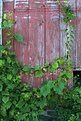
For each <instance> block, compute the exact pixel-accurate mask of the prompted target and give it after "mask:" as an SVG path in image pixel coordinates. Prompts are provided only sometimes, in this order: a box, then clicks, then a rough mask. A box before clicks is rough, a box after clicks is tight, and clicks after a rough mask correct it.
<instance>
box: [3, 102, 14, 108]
mask: <svg viewBox="0 0 81 121" xmlns="http://www.w3.org/2000/svg"><path fill="white" fill-rule="evenodd" d="M11 105H12V103H11V102H10V101H7V102H6V104H5V108H6V109H9V108H10V107H11Z"/></svg>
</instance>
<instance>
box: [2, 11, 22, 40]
mask: <svg viewBox="0 0 81 121" xmlns="http://www.w3.org/2000/svg"><path fill="white" fill-rule="evenodd" d="M11 16H12V14H11V13H10V14H8V15H7V14H4V16H3V23H2V29H7V33H6V34H7V37H8V40H9V41H13V40H14V39H15V40H16V41H18V42H23V36H22V35H21V34H19V33H15V34H13V30H12V27H13V19H12V17H11ZM8 40H7V41H8Z"/></svg>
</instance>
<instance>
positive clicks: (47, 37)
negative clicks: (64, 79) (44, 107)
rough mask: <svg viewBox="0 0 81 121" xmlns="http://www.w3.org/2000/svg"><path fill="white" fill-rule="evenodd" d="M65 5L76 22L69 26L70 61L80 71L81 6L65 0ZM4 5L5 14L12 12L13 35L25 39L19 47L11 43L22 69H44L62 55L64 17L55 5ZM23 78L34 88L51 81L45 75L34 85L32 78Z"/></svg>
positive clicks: (28, 1)
mask: <svg viewBox="0 0 81 121" xmlns="http://www.w3.org/2000/svg"><path fill="white" fill-rule="evenodd" d="M68 2H69V4H70V5H71V6H72V8H73V10H74V12H75V14H76V16H77V19H75V20H74V21H72V22H71V24H72V25H75V30H74V33H75V35H74V46H73V48H72V61H73V64H74V67H75V68H80V67H81V30H80V29H81V21H80V18H81V2H80V0H68ZM3 5H4V7H3V8H4V12H10V11H11V12H12V18H13V20H14V32H18V33H21V34H22V35H23V37H24V41H23V43H22V44H21V43H17V42H16V41H14V43H13V50H14V51H15V52H16V55H17V58H18V59H19V60H20V61H21V62H22V63H23V65H25V64H28V65H31V66H34V65H43V64H44V63H46V62H52V61H53V59H54V58H57V57H60V56H64V55H65V53H66V46H65V42H66V36H65V29H66V28H67V25H65V24H64V22H63V14H62V12H61V9H60V6H59V5H58V4H57V2H56V1H53V0H4V2H3ZM4 41H5V39H4ZM4 41H3V43H4ZM23 78H25V79H26V80H28V81H29V82H30V83H32V84H33V85H39V83H42V82H43V79H44V80H45V79H46V78H50V79H51V78H53V74H48V75H46V76H45V77H44V78H42V79H39V81H34V80H38V79H36V78H35V77H34V76H30V77H25V76H23Z"/></svg>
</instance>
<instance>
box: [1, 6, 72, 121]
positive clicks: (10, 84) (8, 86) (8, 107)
mask: <svg viewBox="0 0 81 121" xmlns="http://www.w3.org/2000/svg"><path fill="white" fill-rule="evenodd" d="M61 6H62V10H63V11H64V13H65V14H64V22H65V23H68V22H70V21H71V20H73V17H74V14H73V11H72V9H71V8H70V7H68V6H67V5H66V4H64V6H63V5H61ZM68 9H69V10H68ZM68 11H69V14H68ZM69 15H70V16H69ZM12 23H13V22H12V19H10V20H9V19H7V15H6V14H5V15H4V16H3V25H2V28H3V29H6V28H8V30H9V31H8V33H7V35H8V40H7V41H6V45H5V46H3V45H0V53H2V55H3V56H0V119H1V121H4V120H5V121H12V120H15V121H22V120H23V121H40V115H42V114H45V109H46V108H48V107H49V104H48V101H51V99H54V96H55V95H57V96H62V95H63V94H64V92H65V89H66V87H67V81H68V80H69V79H71V78H72V73H71V70H72V62H71V61H70V60H68V59H67V58H66V56H65V57H61V58H57V59H55V60H54V61H53V62H52V63H51V64H50V63H46V64H44V65H42V66H34V67H33V68H32V67H31V66H30V65H25V66H22V65H21V64H20V63H19V62H18V61H17V59H16V57H15V53H14V52H11V47H12V46H11V42H12V41H13V39H16V40H17V41H18V42H22V41H23V37H22V36H21V35H20V34H18V33H16V34H13V33H12V30H11V27H12V26H13V24H12ZM72 32H73V27H72V26H68V28H67V30H66V36H67V42H66V46H67V49H68V50H70V45H71V41H72V42H73V34H71V33H72ZM68 54H69V52H68ZM58 70H60V73H59V75H58V77H57V79H56V80H45V83H44V84H43V85H42V86H41V87H40V88H39V89H37V88H33V87H32V86H31V85H29V84H27V83H25V84H21V81H22V80H21V75H20V73H23V74H26V75H27V76H29V75H31V74H34V76H35V77H36V78H41V77H43V76H44V74H46V73H48V72H52V73H55V72H56V71H58Z"/></svg>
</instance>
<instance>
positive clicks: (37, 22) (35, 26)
mask: <svg viewBox="0 0 81 121" xmlns="http://www.w3.org/2000/svg"><path fill="white" fill-rule="evenodd" d="M42 6H43V0H39V1H37V0H30V1H29V16H30V19H29V65H31V66H32V67H33V66H34V65H43V64H44V9H43V7H42ZM42 81H43V80H42V79H37V78H35V77H34V75H32V76H30V77H29V82H30V83H31V84H33V85H34V86H36V87H39V85H40V84H41V83H42Z"/></svg>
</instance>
